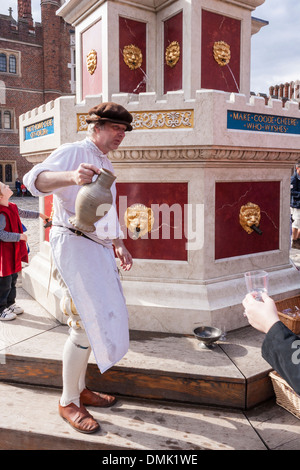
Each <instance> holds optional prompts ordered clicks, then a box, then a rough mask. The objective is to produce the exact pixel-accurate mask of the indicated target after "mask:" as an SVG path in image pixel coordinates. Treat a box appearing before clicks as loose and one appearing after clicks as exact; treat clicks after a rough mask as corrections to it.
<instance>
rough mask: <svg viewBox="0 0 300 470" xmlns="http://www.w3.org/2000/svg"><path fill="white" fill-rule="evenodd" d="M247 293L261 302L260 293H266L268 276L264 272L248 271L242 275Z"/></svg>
mask: <svg viewBox="0 0 300 470" xmlns="http://www.w3.org/2000/svg"><path fill="white" fill-rule="evenodd" d="M244 276H245V282H246V286H247V291H248V292H249V293H251V294H252V295H253V296H254V298H255V299H256V300H258V301H260V302H262V301H263V299H262V293H263V292H265V293H266V294H267V293H268V283H269V279H268V278H269V275H268V273H267V272H266V271H261V270H258V271H248V272H246V273H245V274H244Z"/></svg>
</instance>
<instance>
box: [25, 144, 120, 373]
mask: <svg viewBox="0 0 300 470" xmlns="http://www.w3.org/2000/svg"><path fill="white" fill-rule="evenodd" d="M80 163H90V164H93V165H95V166H96V167H98V168H106V169H108V170H110V171H112V172H113V166H112V164H111V162H110V161H109V159H108V158H107V156H106V155H104V154H103V153H102V152H101V151H100V150H99V149H98V147H97V146H96V145H95V144H94V143H93V142H92V141H91V140H90V139H88V138H86V139H85V140H83V141H80V142H75V143H72V144H65V145H62V146H61V147H59V148H58V149H57V150H55V151H54V152H53V153H52V154H51V155H50V156H49V157H48V158H47V159H46V160H45V161H44V162H43V163H40V164H38V165H35V166H34V168H33V169H32V170H31V171H30V172H29V173H27V174H26V175H25V176H24V184H25V186H26V187H27V188H28V189H29V191H30V192H31V193H32V194H33V195H34V196H46V195H48V194H53V209H54V215H53V226H52V228H51V231H50V245H51V249H52V255H53V259H54V262H55V265H56V267H57V269H58V271H59V273H60V275H61V276H62V278H63V280H64V282H65V284H66V285H67V287H68V289H69V291H70V294H71V297H72V299H73V301H74V304H75V307H76V309H77V311H78V313H79V315H80V318H81V320H82V323H83V325H84V328H85V330H86V333H87V336H88V338H89V341H90V344H91V347H92V349H93V352H94V356H95V359H96V361H97V364H98V367H99V369H100V371H101V372H102V373H103V372H105V371H106V370H107V369H109V368H110V367H111V366H113V365H114V364H115V363H116V362H118V361H119V360H120V359H121V358H122V357H123V356H124V355H125V354H126V353H127V351H128V347H129V331H128V311H127V308H126V304H125V299H124V295H123V290H122V286H121V283H120V279H119V274H118V269H117V265H116V262H115V256H114V252H113V248H112V243H111V240H112V239H114V238H121V237H122V236H123V233H122V231H121V229H120V226H119V223H118V222H117V223H116V219H117V212H116V207H115V203H116V186H115V183H113V185H112V187H111V191H112V195H113V207H112V209H111V210H110V211H109V212H108V214H107V215H106V216H105V217H103V218H102V219H101V220H100V221H98V222H97V223H96V224H95V225H96V230H95V232H92V233H88V234H87V235H88V236H89V237H90V238H93V240H95V241H90V240H87V239H86V238H84V237H78V236H77V235H75V234H73V233H72V232H71V231H70V230H68V229H67V228H61V227H58V226H57V225H60V226H62V225H63V226H64V227H71V228H74V227H73V226H72V224H70V223H69V221H68V219H69V217H70V216H72V215H74V213H75V199H76V195H77V193H78V191H79V189H80V186H77V185H73V186H68V187H65V188H59V189H57V190H55V191H53V193H41V192H40V191H38V190H37V189H36V187H35V181H36V178H37V176H38V175H39V174H40V173H41V172H42V171H70V170H76V169H77V168H78V166H79V165H80ZM95 242H96V243H95Z"/></svg>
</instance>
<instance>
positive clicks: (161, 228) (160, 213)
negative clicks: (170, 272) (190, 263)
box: [117, 183, 188, 261]
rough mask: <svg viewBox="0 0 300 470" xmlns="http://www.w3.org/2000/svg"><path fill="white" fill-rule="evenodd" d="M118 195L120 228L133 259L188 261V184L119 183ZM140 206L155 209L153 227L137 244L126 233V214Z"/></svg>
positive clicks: (127, 232) (136, 241)
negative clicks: (186, 221) (185, 212)
mask: <svg viewBox="0 0 300 470" xmlns="http://www.w3.org/2000/svg"><path fill="white" fill-rule="evenodd" d="M117 191H118V210H119V219H120V224H121V227H122V230H123V231H124V234H125V237H126V239H125V244H126V247H127V248H128V249H129V251H130V253H131V254H132V256H133V257H134V258H140V259H160V260H179V261H186V260H187V251H186V248H185V245H186V241H187V240H186V236H185V228H184V208H185V205H186V204H187V202H188V185H187V183H117ZM138 203H139V204H143V205H145V206H147V207H151V208H152V210H153V212H154V225H153V228H152V230H151V232H150V233H148V234H146V235H144V236H143V237H141V238H138V239H137V240H134V239H133V238H132V234H131V233H130V232H129V231H128V230H127V227H126V224H125V222H124V214H125V211H126V209H127V207H130V206H132V205H133V204H138ZM160 209H161V210H160ZM170 209H171V210H170Z"/></svg>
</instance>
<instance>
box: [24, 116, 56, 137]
mask: <svg viewBox="0 0 300 470" xmlns="http://www.w3.org/2000/svg"><path fill="white" fill-rule="evenodd" d="M49 134H54V118H49V119H45V121H40V122H36V123H34V124H31V125H30V126H26V127H25V128H24V139H25V140H31V139H36V138H37V137H43V136H45V135H49Z"/></svg>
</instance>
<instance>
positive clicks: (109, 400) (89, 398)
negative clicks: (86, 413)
mask: <svg viewBox="0 0 300 470" xmlns="http://www.w3.org/2000/svg"><path fill="white" fill-rule="evenodd" d="M80 401H81V402H82V404H83V405H86V406H88V405H89V406H100V407H101V408H108V407H109V406H112V405H114V404H115V403H116V401H117V400H116V397H113V396H112V395H106V394H105V393H99V392H92V391H91V390H89V389H88V388H85V389H84V390H83V391H82V392H81V394H80Z"/></svg>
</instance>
